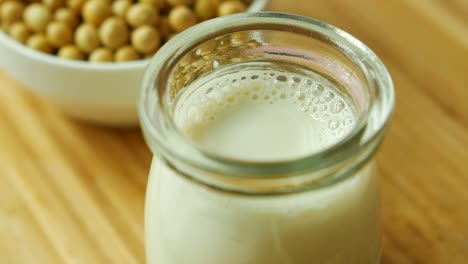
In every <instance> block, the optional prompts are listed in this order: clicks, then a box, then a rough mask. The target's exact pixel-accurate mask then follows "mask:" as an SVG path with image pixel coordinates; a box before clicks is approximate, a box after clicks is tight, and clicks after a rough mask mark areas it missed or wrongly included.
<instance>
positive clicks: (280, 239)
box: [139, 12, 394, 264]
mask: <svg viewBox="0 0 468 264" xmlns="http://www.w3.org/2000/svg"><path fill="white" fill-rule="evenodd" d="M246 65H247V66H246ZM248 65H254V66H252V67H257V68H258V67H260V68H275V67H279V68H281V69H285V71H287V72H288V73H291V74H292V75H291V76H294V74H296V73H297V74H302V75H301V76H307V75H308V74H309V73H310V74H313V75H314V76H316V77H314V78H315V79H317V78H318V79H319V80H321V82H324V83H327V84H328V85H333V86H334V87H338V88H337V89H338V90H339V93H340V94H341V96H342V98H345V99H346V101H347V102H349V104H350V105H351V109H352V111H353V113H354V115H355V117H356V118H355V124H354V125H353V127H352V129H351V130H350V131H348V132H346V133H345V134H344V135H342V137H341V138H340V140H338V141H337V142H334V143H333V144H332V145H330V146H327V147H326V148H324V149H321V150H320V151H313V152H310V153H306V155H301V156H298V157H294V158H285V159H275V160H268V161H259V160H252V159H249V158H239V157H237V158H232V157H226V156H225V155H222V154H220V153H222V151H219V152H217V150H216V149H214V150H213V149H211V150H207V149H206V148H204V147H203V146H200V145H199V144H197V143H194V142H193V140H191V139H190V138H188V137H187V135H186V134H184V131H182V130H181V128H180V125H179V123H180V117H181V116H182V117H185V118H186V120H191V119H197V118H199V116H197V115H196V114H195V115H191V112H190V110H183V109H185V108H184V103H185V104H187V103H186V101H187V98H188V97H190V95H192V94H194V93H197V89H198V88H196V87H195V88H193V84H194V83H196V82H199V81H200V80H203V78H205V77H206V76H211V78H212V79H214V80H216V79H217V78H218V77H219V78H221V77H222V76H223V75H225V74H228V73H229V72H231V71H237V72H239V73H242V72H243V71H244V70H247V69H248V67H250V66H248ZM265 75H266V74H265ZM317 76H318V77H317ZM254 77H255V76H252V79H253V78H254ZM283 77H284V76H283ZM255 78H258V76H256V77H255ZM259 79H260V78H259ZM282 79H283V78H279V76H278V77H277V79H276V80H275V81H285V80H282ZM289 81H290V82H291V85H292V86H291V87H292V88H291V89H293V90H294V89H296V90H298V89H299V87H300V85H298V86H297V87H296V88H294V85H295V84H294V82H295V81H296V79H295V78H294V77H291V78H290V80H288V82H289ZM233 82H234V81H233ZM314 82H315V81H314ZM301 83H302V82H301ZM306 83H307V82H306ZM200 87H201V86H200ZM314 87H315V88H317V89H318V88H320V87H321V86H320V85H317V84H315V86H314ZM200 89H201V88H200ZM223 89H224V88H223V86H222V85H221V86H215V87H214V88H210V89H207V90H206V91H202V93H201V94H202V95H201V96H199V97H197V98H198V99H197V100H198V101H197V102H198V103H203V102H205V101H206V100H210V99H209V96H207V95H208V93H211V92H213V91H214V92H216V91H218V90H219V91H224V90H223ZM198 90H199V89H198ZM306 92H307V91H306ZM309 92H310V93H313V92H314V91H309ZM322 92H323V91H322ZM311 96H312V95H311ZM299 97H300V96H299ZM299 97H298V98H299ZM311 98H312V97H311ZM321 98H323V96H322V97H321ZM318 102H319V104H320V102H322V101H320V100H318ZM323 102H326V100H325V101H323ZM393 104H394V92H393V84H392V81H391V78H390V76H389V74H388V72H387V70H386V68H385V67H384V65H383V64H382V62H381V61H380V60H379V59H378V58H377V57H376V55H375V54H374V53H373V52H372V51H371V50H370V49H369V48H368V47H366V46H365V45H364V44H362V43H361V42H360V41H358V40H357V39H355V38H354V37H352V36H350V35H349V34H347V33H345V32H343V31H341V30H340V29H337V28H335V27H333V26H331V25H328V24H326V23H323V22H320V21H317V20H314V19H310V18H305V17H300V16H295V15H290V14H281V13H268V12H265V13H245V14H239V15H234V16H228V17H222V18H217V19H214V20H211V21H208V22H204V23H202V24H200V25H197V26H195V27H193V28H191V29H189V30H187V31H185V32H183V33H181V34H179V35H178V36H176V37H175V38H173V39H172V40H171V41H170V42H168V43H167V44H166V45H165V46H164V47H162V48H161V50H160V51H159V52H158V54H157V56H156V57H155V58H154V59H153V60H152V61H151V63H150V65H149V66H148V68H147V69H146V73H145V77H144V80H143V87H142V90H141V97H140V105H139V113H140V119H141V123H142V128H143V132H144V135H145V139H146V141H147V143H148V145H149V147H150V148H151V150H152V152H153V153H154V158H153V162H152V166H151V171H150V176H149V183H148V188H147V198H146V212H145V214H146V223H145V225H146V231H145V234H146V250H147V258H148V263H151V264H158V263H162V264H187V263H190V264H220V263H223V264H243V263H246V264H247V263H249V264H250V263H252V264H266V263H268V264H280V263H281V264H283V263H284V264H290V263H294V264H310V263H329V264H332V263H346V264H354V263H356V264H367V263H369V264H371V263H372V264H375V263H378V262H379V257H380V250H381V245H380V240H381V239H380V236H381V234H380V224H379V222H380V221H379V184H378V176H377V174H376V171H375V168H374V166H373V162H372V160H373V156H374V153H375V151H376V149H377V148H378V146H379V144H380V142H381V141H382V138H383V136H384V134H385V131H386V130H387V128H388V126H389V119H390V116H391V113H392V110H393ZM325 105H326V104H325ZM335 106H336V105H335ZM330 107H331V106H330ZM311 109H312V108H310V109H309V111H311V112H312V111H313V110H311ZM338 110H341V109H339V108H338ZM304 111H308V110H307V109H306V110H304ZM321 118H322V119H324V120H325V115H322V117H321ZM343 122H346V120H343ZM278 125H279V126H281V125H282V124H278ZM338 125H339V124H338ZM280 143H281V142H280Z"/></svg>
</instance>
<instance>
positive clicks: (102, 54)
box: [0, 0, 252, 63]
mask: <svg viewBox="0 0 468 264" xmlns="http://www.w3.org/2000/svg"><path fill="white" fill-rule="evenodd" d="M251 1H252V0H137V1H133V0H115V1H112V0H23V1H19V0H0V25H1V28H2V30H3V31H4V32H6V33H7V34H8V35H9V36H10V37H11V38H13V39H15V40H16V41H18V42H21V43H23V44H25V45H26V46H28V47H30V48H32V49H35V50H38V51H41V52H44V53H48V54H52V55H56V56H58V57H60V58H64V59H72V60H88V61H90V62H95V63H99V62H125V61H134V60H140V59H145V58H149V57H151V56H153V55H154V54H155V53H156V51H158V49H159V48H160V47H161V45H162V44H164V43H165V42H166V41H168V40H169V39H170V38H172V37H173V36H174V35H175V34H177V33H179V32H181V31H183V30H185V29H187V28H189V27H191V26H193V25H195V24H197V23H199V22H201V21H204V20H208V19H211V18H214V17H217V16H225V15H230V14H235V13H241V12H244V11H246V10H247V8H248V6H249V4H250V3H251Z"/></svg>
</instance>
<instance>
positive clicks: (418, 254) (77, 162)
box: [0, 0, 468, 264]
mask: <svg viewBox="0 0 468 264" xmlns="http://www.w3.org/2000/svg"><path fill="white" fill-rule="evenodd" d="M271 10H278V11H285V12H290V13H296V14H302V15H306V16H311V17H315V18H318V19H321V20H323V21H326V22H329V23H331V24H334V25H336V26H338V27H340V28H342V29H344V30H346V31H348V32H349V33H351V34H353V35H355V36H356V37H357V38H359V39H361V40H362V41H363V42H365V43H366V44H367V45H368V46H370V47H371V48H372V49H373V50H374V51H375V52H376V53H377V54H378V55H379V56H380V57H381V58H382V60H383V61H384V63H385V64H386V65H387V66H388V68H389V70H390V72H391V74H392V76H393V79H394V82H395V87H396V94H397V104H396V113H395V116H394V122H393V126H392V128H391V130H390V132H389V135H388V137H387V138H386V141H385V143H384V145H383V147H382V149H381V151H380V152H379V156H378V161H379V165H380V168H381V170H382V172H383V175H382V176H383V177H382V179H383V180H382V193H383V194H382V196H383V199H382V201H383V205H382V207H383V209H382V210H383V223H384V242H385V248H384V253H383V261H382V262H383V264H387V263H396V264H406V263H422V264H428V263H438V264H463V263H468V1H466V0H420V1H418V0H391V1H375V0H352V1H351V0H342V1H339V0H326V1H319V0H313V1H306V0H303V1H301V0H295V1H293V0H288V1H286V0H283V1H282V0H276V1H273V4H272V7H271ZM0 59H1V58H0ZM150 161H151V155H150V152H149V151H148V149H147V148H146V146H145V143H144V141H143V139H142V137H141V134H140V132H139V130H138V129H111V128H104V127H98V126H93V125H90V124H86V123H82V122H78V121H76V120H72V119H70V118H68V117H67V116H64V115H63V114H62V113H61V112H60V111H59V110H58V109H56V108H55V107H54V106H51V105H50V104H48V102H47V101H46V100H45V99H43V98H39V97H37V96H35V95H33V94H31V93H30V92H29V91H27V90H26V89H24V87H22V86H21V85H19V84H18V83H16V82H15V81H13V80H12V79H10V78H9V77H8V76H6V75H5V74H3V73H1V72H0V263H2V264H3V263H7V264H10V263H11V264H16V263H144V239H143V237H144V235H143V234H144V233H143V209H144V196H145V187H146V180H147V174H148V168H149V165H150ZM162 264H170V263H162ZM187 264H190V263H187Z"/></svg>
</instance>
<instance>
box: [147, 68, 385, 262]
mask: <svg viewBox="0 0 468 264" xmlns="http://www.w3.org/2000/svg"><path fill="white" fill-rule="evenodd" d="M317 79H318V78H317ZM330 87H332V86H330V85H329V83H327V84H325V85H324V82H323V80H319V81H318V80H316V79H311V78H310V77H309V78H305V77H303V76H298V75H291V74H284V73H282V72H279V71H275V70H263V71H261V70H251V71H248V70H245V71H242V75H241V74H239V73H235V74H228V75H224V76H223V77H221V78H216V79H213V80H209V81H205V82H204V83H202V84H199V85H198V87H195V88H196V89H195V88H194V89H193V90H190V89H189V90H188V91H189V92H187V95H186V96H185V97H182V98H180V100H179V104H178V105H177V107H176V115H175V121H176V124H177V125H178V126H179V128H180V129H181V130H182V131H184V132H185V133H186V135H187V136H188V137H189V138H190V139H191V140H192V141H193V142H194V143H195V144H198V145H199V146H200V147H201V148H203V149H205V150H206V151H209V152H213V153H216V154H218V155H222V156H226V157H229V158H233V159H238V160H249V161H252V160H255V161H277V160H290V159H295V158H299V157H303V156H306V155H310V154H312V153H316V152H318V151H321V150H323V149H326V148H327V147H329V146H332V145H333V144H335V143H336V142H337V141H339V140H340V139H341V138H342V137H344V136H345V135H346V134H347V133H349V131H351V130H352V128H353V127H354V123H355V117H354V116H353V111H352V109H351V108H350V106H349V105H348V104H347V103H346V100H345V99H344V98H342V97H341V96H340V94H339V93H338V92H337V91H336V90H334V89H332V88H330ZM378 218H379V213H378V181H377V177H376V176H375V175H374V173H373V169H372V166H367V167H365V168H364V169H361V171H359V172H357V173H356V174H355V175H353V176H352V177H349V178H348V179H346V180H344V181H342V182H339V183H337V184H335V185H333V186H329V187H326V188H322V189H318V190H311V191H307V192H302V193H295V194H289V195H277V196H246V195H239V194H233V193H228V192H223V191H217V190H214V189H210V188H206V187H204V186H202V185H200V184H196V183H193V182H191V181H189V180H188V179H186V178H183V177H181V176H180V175H177V174H176V173H175V172H174V171H172V170H171V169H170V168H168V167H167V166H166V165H165V164H164V163H162V162H160V161H158V160H157V159H154V160H153V164H152V169H151V173H150V182H149V185H148V194H147V204H146V239H147V241H146V243H147V256H148V263H150V264H292V263H294V264H313V263H317V264H322V263H323V264H342V263H343V264H344V263H346V264H376V263H377V262H378V256H379V249H380V243H379V242H380V235H379V226H378Z"/></svg>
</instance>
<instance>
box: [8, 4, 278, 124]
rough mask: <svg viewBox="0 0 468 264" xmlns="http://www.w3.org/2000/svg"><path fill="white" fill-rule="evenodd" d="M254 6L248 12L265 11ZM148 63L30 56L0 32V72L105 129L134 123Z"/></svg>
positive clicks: (44, 55) (72, 113)
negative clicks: (139, 92) (89, 61)
mask: <svg viewBox="0 0 468 264" xmlns="http://www.w3.org/2000/svg"><path fill="white" fill-rule="evenodd" d="M268 2H269V1H268V0H255V1H253V3H252V5H251V6H250V8H249V11H260V10H264V8H265V7H266V5H267V3H268ZM147 63H148V60H141V61H135V62H126V63H102V64H92V63H88V62H84V61H71V60H64V59H60V58H57V57H55V56H52V55H48V54H44V53H41V52H37V51H35V50H32V49H30V48H28V47H26V46H24V45H22V44H20V43H18V42H16V41H14V40H13V39H11V38H10V37H8V36H7V35H6V34H5V33H3V32H2V31H0V69H1V70H3V71H5V72H6V73H8V74H9V75H10V76H12V77H13V78H14V79H16V80H17V81H19V82H20V83H22V84H23V85H25V87H27V88H29V89H31V90H32V91H34V92H35V93H37V94H40V95H42V96H44V97H46V98H48V99H49V100H50V101H51V102H53V103H55V104H56V105H58V106H59V107H60V108H61V109H62V110H63V111H64V112H66V113H68V114H70V115H71V116H74V117H77V118H80V119H83V120H88V121H92V122H96V123H101V124H107V125H119V126H128V125H135V124H137V123H138V117H137V105H136V104H137V97H138V90H139V87H140V80H141V79H142V76H143V72H144V68H145V66H146V65H147Z"/></svg>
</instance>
